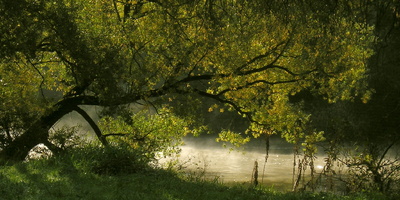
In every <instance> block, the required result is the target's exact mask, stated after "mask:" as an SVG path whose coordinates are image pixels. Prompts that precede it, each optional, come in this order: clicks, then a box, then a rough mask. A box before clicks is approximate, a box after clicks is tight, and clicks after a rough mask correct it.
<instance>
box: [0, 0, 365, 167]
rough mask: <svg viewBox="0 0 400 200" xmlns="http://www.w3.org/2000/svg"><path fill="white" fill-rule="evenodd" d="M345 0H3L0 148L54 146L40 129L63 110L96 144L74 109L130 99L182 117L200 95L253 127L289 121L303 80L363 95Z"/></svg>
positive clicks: (22, 151)
mask: <svg viewBox="0 0 400 200" xmlns="http://www.w3.org/2000/svg"><path fill="white" fill-rule="evenodd" d="M346 5H347V4H346V3H345V2H342V1H323V3H321V2H317V3H315V2H314V1H303V2H298V1H288V2H286V4H284V5H283V4H281V3H279V1H276V2H274V1H272V2H271V3H270V4H265V3H264V2H263V1H251V2H250V1H245V0H243V1H230V0H220V1H208V0H198V1H187V0H181V1H168V0H139V1H106V0H100V1H70V0H52V1H31V0H19V1H16V3H9V2H8V1H4V0H3V1H1V4H0V10H1V15H2V18H4V19H6V20H2V21H1V27H8V28H2V29H1V30H2V32H1V38H2V39H1V42H2V43H1V46H0V48H1V51H2V52H3V53H2V54H1V66H0V67H1V68H0V80H1V84H2V86H3V87H1V93H2V95H1V96H2V98H3V99H2V104H1V109H0V111H1V112H2V113H1V115H2V116H5V117H4V119H5V120H2V125H1V130H2V131H1V133H2V134H4V137H3V138H4V141H5V142H3V147H2V152H1V155H2V156H3V157H5V158H6V159H16V160H22V159H24V158H25V156H26V154H27V152H28V151H29V150H30V149H31V148H32V147H33V146H35V145H37V144H38V143H44V144H45V145H47V146H48V147H49V148H50V149H51V150H52V151H54V152H57V150H58V149H57V147H56V146H55V145H54V144H52V143H51V142H49V139H48V138H49V129H50V128H51V127H52V126H53V125H54V124H55V123H56V122H57V121H58V120H59V119H60V118H61V117H63V116H64V115H66V114H68V113H70V112H72V111H76V112H78V113H79V114H81V115H82V116H83V117H84V118H85V120H86V121H87V122H88V123H89V124H90V125H91V126H92V127H93V129H94V131H95V133H96V135H97V136H98V138H99V140H100V141H101V142H102V143H103V144H104V145H107V144H108V142H109V141H108V140H107V136H106V135H104V134H103V133H102V130H101V129H99V128H98V127H97V125H96V123H95V122H94V121H93V120H92V119H91V118H90V117H89V116H88V115H87V114H86V112H85V110H84V109H82V107H80V106H101V107H104V108H107V110H108V113H109V115H110V116H111V117H116V115H118V114H120V113H121V112H117V111H118V110H121V109H122V110H124V109H129V108H130V106H129V104H132V103H141V104H147V105H154V106H155V107H156V108H157V109H159V108H160V107H165V106H168V107H169V110H171V112H175V113H178V114H179V116H181V117H182V118H183V119H186V120H188V121H189V122H190V123H193V122H194V121H195V119H196V118H195V116H196V113H191V112H190V111H191V109H189V108H193V106H196V105H199V100H198V99H199V98H210V99H213V100H215V101H216V102H218V103H219V104H220V105H221V106H223V107H222V108H223V109H227V110H232V111H235V112H237V113H239V114H240V115H241V116H243V117H245V118H246V119H247V120H249V122H251V127H250V128H249V130H250V131H249V132H252V133H254V134H255V135H257V134H259V133H264V132H265V130H266V129H274V130H277V131H281V132H288V131H287V130H291V129H294V128H295V122H296V121H298V120H299V118H303V117H302V116H304V113H302V112H300V107H296V106H292V105H291V104H290V103H289V99H288V96H289V95H290V94H291V95H294V94H296V93H298V92H299V91H301V90H303V89H305V88H307V89H309V90H311V91H313V92H314V93H318V94H320V95H323V96H324V97H325V98H326V99H327V100H329V101H331V102H335V101H337V100H339V99H342V100H344V99H352V98H353V96H359V97H361V98H363V99H367V98H368V92H366V91H367V86H366V84H365V81H366V65H365V63H366V60H367V58H368V57H369V56H370V55H371V54H372V50H371V49H370V46H371V44H372V42H373V35H372V34H371V32H372V30H373V29H372V28H371V27H369V26H367V25H366V24H363V23H357V22H355V21H354V20H353V18H352V16H351V15H344V14H342V13H344V12H345V9H347V8H348V7H346ZM326 9H328V11H329V12H323V11H325V10H326ZM3 50H4V51H3ZM3 94H4V95H3ZM182 99H185V101H180V100H182ZM177 101H179V102H177ZM172 105H175V106H172ZM24 106H25V107H24ZM14 108H15V109H14ZM183 108H184V109H183ZM180 111H189V112H186V114H185V115H183V114H182V113H183V112H180ZM26 113H28V114H27V115H26ZM29 116H31V117H29ZM116 119H118V118H116ZM3 124H4V125H3ZM183 129H184V128H183ZM182 131H184V130H182ZM111 132H113V131H111Z"/></svg>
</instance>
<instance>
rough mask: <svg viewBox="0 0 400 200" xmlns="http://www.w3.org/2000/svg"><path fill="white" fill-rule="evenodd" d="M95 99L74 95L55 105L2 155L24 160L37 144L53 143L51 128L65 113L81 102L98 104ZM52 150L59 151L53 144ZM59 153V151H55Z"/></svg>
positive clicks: (5, 149)
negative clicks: (51, 140) (50, 136)
mask: <svg viewBox="0 0 400 200" xmlns="http://www.w3.org/2000/svg"><path fill="white" fill-rule="evenodd" d="M93 100H95V99H93V98H90V97H89V98H88V97H74V98H69V99H64V100H62V101H60V102H58V103H57V104H55V105H54V106H53V109H52V111H50V112H48V114H45V115H44V116H42V117H41V118H39V119H38V120H37V121H36V122H35V123H33V124H32V126H31V127H30V128H29V129H28V130H26V131H25V132H24V133H23V134H22V135H21V136H19V137H18V138H16V139H15V140H13V141H12V142H11V143H10V144H9V145H8V146H6V147H5V148H4V149H3V150H2V151H1V152H0V157H2V158H4V159H5V160H14V161H23V160H24V159H25V158H26V156H27V155H28V153H29V151H30V150H31V149H32V148H33V147H35V146H36V145H38V144H40V143H43V144H45V145H46V144H47V145H46V146H48V144H51V143H50V142H49V141H48V139H49V130H50V128H51V127H52V126H53V125H54V124H55V123H56V122H57V121H58V120H60V119H61V118H62V117H63V116H64V115H66V114H68V113H70V112H72V111H74V110H75V108H76V107H77V106H78V105H80V104H97V102H95V101H93ZM48 148H50V149H51V150H52V151H57V149H54V145H53V146H51V145H50V146H48ZM53 153H57V152H53Z"/></svg>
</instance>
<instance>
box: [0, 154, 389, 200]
mask: <svg viewBox="0 0 400 200" xmlns="http://www.w3.org/2000/svg"><path fill="white" fill-rule="evenodd" d="M147 163H148V160H145V158H143V157H141V156H140V155H138V154H137V152H130V151H126V150H124V149H118V148H111V149H102V148H98V147H90V148H84V149H75V150H73V151H69V152H68V153H66V154H63V155H60V156H58V157H52V158H48V159H41V160H32V161H29V162H25V163H18V164H14V165H4V166H0V199H12V200H14V199H40V200H46V199H51V200H53V199H96V200H102V199H133V200H134V199H138V200H142V199H157V200H172V199H190V200H192V199H193V200H196V199H205V200H209V199H215V200H222V199H229V200H231V199H233V200H234V199H278V200H279V199H293V200H295V199H299V200H300V199H360V200H361V199H390V198H389V197H385V196H383V195H380V194H355V195H352V196H337V195H333V194H329V193H291V192H289V193H282V192H277V191H274V190H272V189H269V188H262V187H250V186H243V185H242V186H241V185H236V186H229V187H228V186H226V185H222V184H220V183H218V182H211V181H205V180H204V179H193V178H186V177H185V176H181V175H180V174H179V173H176V172H172V171H168V170H163V169H156V168H152V167H150V166H148V165H147Z"/></svg>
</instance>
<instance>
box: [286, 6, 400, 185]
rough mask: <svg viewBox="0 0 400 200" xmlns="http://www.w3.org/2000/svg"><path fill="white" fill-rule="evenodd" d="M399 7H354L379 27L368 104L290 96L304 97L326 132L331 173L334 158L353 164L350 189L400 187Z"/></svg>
mask: <svg viewBox="0 0 400 200" xmlns="http://www.w3.org/2000/svg"><path fill="white" fill-rule="evenodd" d="M399 6H400V4H399V2H397V1H359V2H358V6H357V7H358V8H359V9H358V11H357V10H353V12H354V11H356V12H355V15H356V16H357V20H358V21H359V22H362V21H364V23H367V24H370V25H373V26H374V27H375V29H374V35H375V37H376V40H377V45H375V46H374V52H376V53H375V54H374V55H373V56H372V57H370V58H369V59H368V84H369V85H370V87H371V88H372V89H373V94H372V95H371V99H370V100H369V101H368V102H363V101H361V100H357V99H356V100H354V101H347V102H345V101H340V102H338V103H336V104H328V103H327V102H326V101H324V100H323V97H321V96H320V97H316V96H313V95H312V94H311V93H310V92H302V93H298V94H297V95H295V96H293V97H291V99H292V102H301V101H300V99H301V100H303V103H304V104H303V108H304V109H305V110H308V113H310V114H312V116H311V120H310V121H311V122H312V124H313V126H314V127H317V129H318V130H323V131H324V132H325V133H324V136H325V137H326V140H327V142H328V143H326V144H324V148H325V151H326V152H327V153H328V155H329V157H328V160H329V162H328V164H329V165H330V166H328V168H327V171H329V170H331V167H332V163H331V161H332V162H339V163H342V164H344V165H346V166H348V167H350V168H349V169H350V171H351V172H352V173H353V175H354V176H353V178H354V179H350V180H345V181H346V182H347V183H348V187H349V189H350V190H379V191H381V192H388V193H390V192H391V191H392V190H395V189H396V188H397V189H398V187H399V186H398V184H396V182H398V180H399V178H400V177H399V174H400V173H399V172H400V171H399V170H400V162H399V161H400V159H399V152H398V146H399V142H400V135H399V131H400V129H399V128H400V126H399V124H398V119H399V118H400V109H399V102H400V101H399V100H400V99H399V98H400V96H399V86H400V85H399V81H398V78H397V77H398V75H399V74H400V71H399V69H400V68H399V57H398V56H397V54H398V51H399V47H400V46H399V44H400V43H399V36H398V35H399V34H400V33H399V22H400V21H399V8H400V7H399Z"/></svg>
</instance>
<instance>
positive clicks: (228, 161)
mask: <svg viewBox="0 0 400 200" xmlns="http://www.w3.org/2000/svg"><path fill="white" fill-rule="evenodd" d="M181 148H182V152H181V156H180V158H179V160H180V161H181V162H182V163H185V166H186V167H187V169H189V170H194V171H196V170H205V173H206V176H207V177H209V178H213V177H215V176H217V177H219V180H220V181H222V182H223V183H231V182H237V183H242V182H250V181H251V177H252V172H253V168H254V162H255V161H257V162H258V173H259V178H258V181H259V182H260V183H262V184H265V185H270V186H272V185H274V186H277V187H283V188H286V189H289V188H291V185H292V175H293V146H292V145H290V144H288V143H286V142H285V141H284V140H283V139H281V138H278V137H274V138H272V139H271V140H270V151H269V157H268V161H267V163H266V164H265V155H266V153H265V152H266V151H265V141H264V140H262V139H257V140H253V141H252V142H250V143H249V144H247V145H245V146H244V147H243V148H241V149H240V150H233V151H230V150H229V148H224V147H223V146H222V143H217V142H215V137H200V138H195V137H187V138H185V145H183V146H182V147H181ZM264 164H265V171H264V177H263V176H262V175H263V169H264ZM324 164H325V163H324V161H323V155H320V156H317V159H316V160H315V162H314V165H315V170H316V172H317V173H319V172H321V170H322V168H323V166H324ZM198 168H200V169H198ZM307 173H308V174H309V170H308V171H306V174H307Z"/></svg>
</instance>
